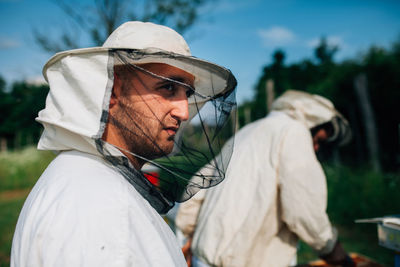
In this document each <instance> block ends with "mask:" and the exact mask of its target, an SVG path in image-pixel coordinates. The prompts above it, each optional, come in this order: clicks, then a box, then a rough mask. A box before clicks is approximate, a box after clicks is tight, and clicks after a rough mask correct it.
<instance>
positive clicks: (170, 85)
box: [161, 83, 176, 92]
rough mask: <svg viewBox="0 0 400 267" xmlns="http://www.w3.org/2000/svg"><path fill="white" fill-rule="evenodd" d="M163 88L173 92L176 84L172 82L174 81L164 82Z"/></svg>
mask: <svg viewBox="0 0 400 267" xmlns="http://www.w3.org/2000/svg"><path fill="white" fill-rule="evenodd" d="M161 88H162V89H164V90H167V91H170V92H173V91H175V89H176V88H175V85H174V84H172V83H167V84H164V85H163V86H162V87H161Z"/></svg>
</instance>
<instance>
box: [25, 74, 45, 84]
mask: <svg viewBox="0 0 400 267" xmlns="http://www.w3.org/2000/svg"><path fill="white" fill-rule="evenodd" d="M26 83H28V84H31V85H37V86H40V85H46V84H47V82H46V80H45V79H44V78H43V76H34V77H30V78H28V79H26Z"/></svg>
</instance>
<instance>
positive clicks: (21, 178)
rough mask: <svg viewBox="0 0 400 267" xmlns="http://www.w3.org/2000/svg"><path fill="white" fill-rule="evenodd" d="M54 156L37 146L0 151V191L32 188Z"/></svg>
mask: <svg viewBox="0 0 400 267" xmlns="http://www.w3.org/2000/svg"><path fill="white" fill-rule="evenodd" d="M54 157H55V154H54V153H53V152H51V151H38V150H37V149H36V148H35V147H27V148H24V149H22V150H16V151H4V152H0V192H3V191H6V190H15V189H18V190H20V189H26V188H31V187H32V186H33V185H34V184H35V183H36V181H37V179H38V178H39V177H40V175H41V174H42V172H43V171H44V170H45V169H46V167H47V165H48V164H49V163H50V161H51V160H52V159H53V158H54Z"/></svg>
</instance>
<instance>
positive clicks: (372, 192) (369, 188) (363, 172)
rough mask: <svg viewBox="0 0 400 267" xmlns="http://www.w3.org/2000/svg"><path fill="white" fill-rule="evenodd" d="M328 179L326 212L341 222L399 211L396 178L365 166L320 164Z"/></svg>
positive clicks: (399, 200) (398, 189)
mask: <svg viewBox="0 0 400 267" xmlns="http://www.w3.org/2000/svg"><path fill="white" fill-rule="evenodd" d="M324 170H325V173H326V176H327V182H328V196H329V197H328V213H329V215H330V218H331V219H332V220H333V221H335V222H336V223H339V224H341V225H347V226H351V225H353V224H354V221H355V220H356V219H361V218H371V217H381V216H384V215H388V214H397V213H399V203H400V194H399V192H400V177H399V176H398V175H396V174H394V173H385V174H382V173H376V172H373V171H371V170H369V169H368V168H350V167H346V166H343V165H340V166H337V165H326V164H325V165H324Z"/></svg>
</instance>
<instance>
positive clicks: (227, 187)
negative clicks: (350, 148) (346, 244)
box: [176, 90, 353, 267]
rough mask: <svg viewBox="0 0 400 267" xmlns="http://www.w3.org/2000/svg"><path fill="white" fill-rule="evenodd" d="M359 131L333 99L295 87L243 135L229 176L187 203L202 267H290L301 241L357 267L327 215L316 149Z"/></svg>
mask: <svg viewBox="0 0 400 267" xmlns="http://www.w3.org/2000/svg"><path fill="white" fill-rule="evenodd" d="M350 136H351V132H350V129H349V125H348V123H347V121H346V120H345V119H344V118H343V116H342V115H341V114H340V113H339V112H338V111H337V110H335V108H334V106H333V105H332V103H331V102H330V101H329V100H328V99H326V98H323V97H321V96H317V95H311V94H308V93H305V92H300V91H294V90H290V91H287V92H286V93H284V94H283V95H282V96H281V97H279V98H277V99H276V100H275V101H274V103H273V104H272V109H271V112H270V113H269V114H268V116H267V117H265V118H263V119H260V120H257V121H255V122H253V123H251V124H249V125H246V126H245V127H243V129H241V130H240V131H239V132H238V133H237V134H236V135H235V144H234V151H233V154H232V158H231V161H230V163H229V167H228V169H227V173H226V180H225V181H224V182H223V183H221V184H219V185H218V186H216V187H214V188H212V189H210V190H207V191H204V190H202V191H200V192H199V193H198V194H197V195H196V196H194V197H193V198H192V199H191V200H189V201H187V202H185V203H182V204H181V205H180V207H179V210H178V214H177V218H176V225H177V227H178V228H179V229H180V230H181V231H182V233H183V234H184V235H185V236H186V237H187V238H188V240H189V241H188V243H187V245H186V246H185V250H186V249H187V247H189V246H190V247H191V250H189V251H187V254H188V256H190V254H191V253H192V255H193V261H192V262H193V267H195V266H271V267H279V266H289V265H290V264H291V262H292V260H293V258H295V255H296V246H297V242H298V239H299V238H300V239H301V240H303V241H304V242H306V243H307V244H308V245H310V246H311V247H312V248H314V249H315V251H317V253H318V255H319V256H320V257H321V258H322V259H325V260H326V261H327V262H328V263H331V264H339V265H340V264H341V265H343V266H353V262H352V260H351V258H350V257H349V256H348V255H347V253H346V252H345V251H344V249H343V248H342V246H341V245H340V243H339V241H338V238H337V232H336V231H335V229H334V228H333V227H332V225H331V223H330V221H329V218H328V216H327V214H326V206H327V188H326V180H325V175H324V172H323V170H322V168H321V165H320V163H319V162H318V160H317V158H316V153H315V152H316V151H318V150H319V148H320V145H321V144H323V143H324V142H334V143H336V144H343V143H345V142H347V141H348V140H349V138H350Z"/></svg>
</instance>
